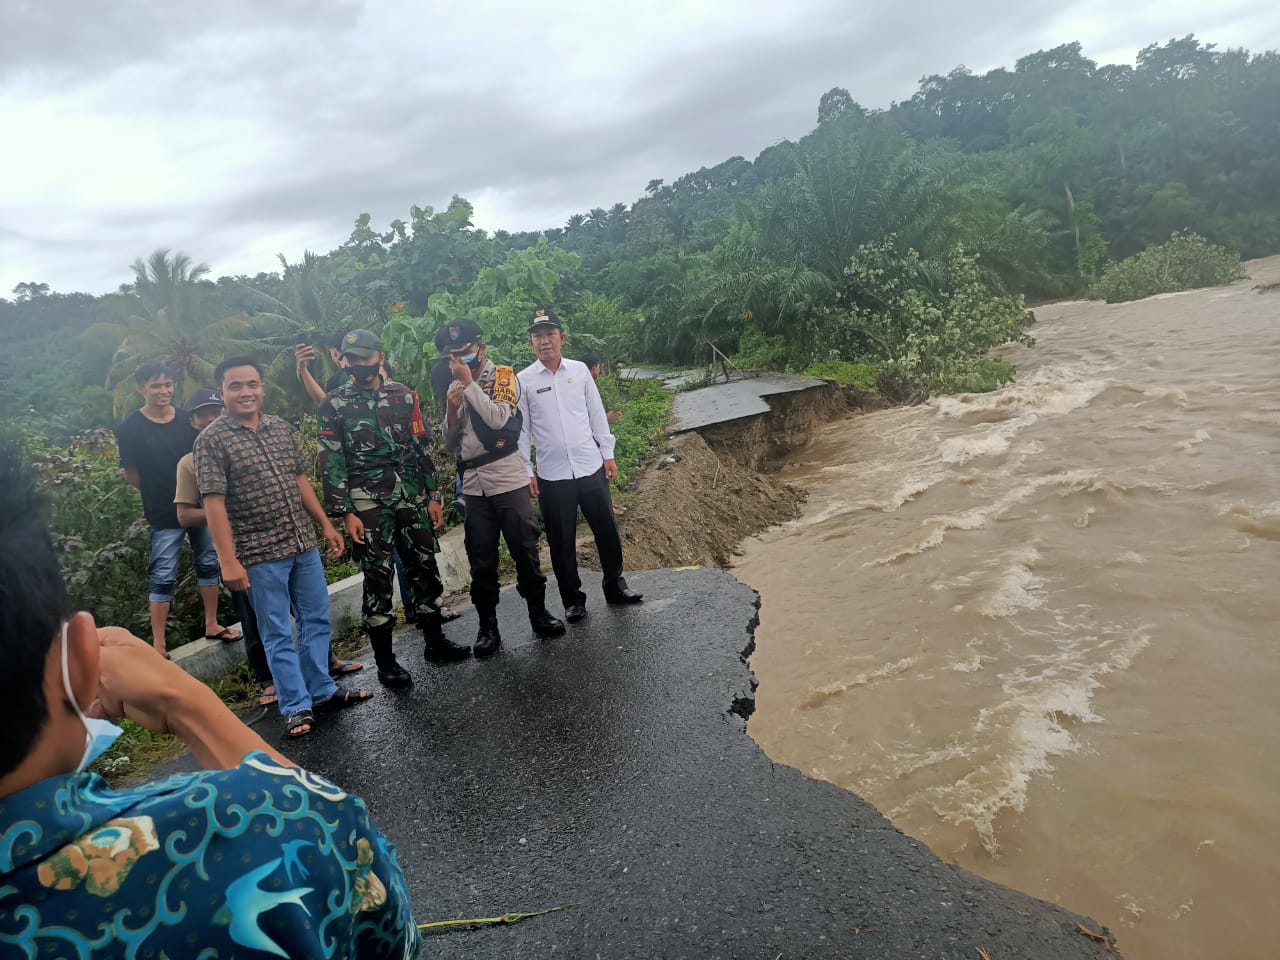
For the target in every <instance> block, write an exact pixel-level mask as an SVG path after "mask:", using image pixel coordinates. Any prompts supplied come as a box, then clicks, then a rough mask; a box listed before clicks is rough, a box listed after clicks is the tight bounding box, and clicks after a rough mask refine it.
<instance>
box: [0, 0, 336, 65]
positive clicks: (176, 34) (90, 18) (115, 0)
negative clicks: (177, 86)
mask: <svg viewBox="0 0 1280 960" xmlns="http://www.w3.org/2000/svg"><path fill="white" fill-rule="evenodd" d="M360 8H361V4H360V0H270V2H266V3H261V2H257V0H217V2H214V3H181V2H178V3H174V2H170V0H107V2H99V0H87V2H86V0H6V2H5V4H4V6H3V8H0V77H4V76H6V75H12V74H28V75H31V76H32V77H34V78H35V79H37V80H53V81H59V82H66V81H67V80H74V79H86V78H90V77H92V76H94V75H96V74H99V73H100V72H101V71H103V70H108V69H111V68H113V67H118V66H121V65H126V64H135V65H136V64H138V63H144V62H158V61H163V60H164V59H165V58H166V57H167V56H168V55H169V54H170V53H171V52H172V51H173V50H174V48H175V47H180V46H183V45H185V44H190V43H192V42H194V41H198V40H200V39H201V38H203V37H206V36H208V35H211V34H213V35H217V34H221V35H228V36H234V35H236V34H237V33H243V32H244V30H245V25H246V24H252V25H253V26H252V29H253V30H255V31H272V30H281V31H288V32H290V33H298V34H305V33H307V32H312V31H326V30H341V29H343V28H344V27H349V26H350V25H351V24H352V23H353V22H354V21H355V19H356V18H357V17H358V16H359V14H360Z"/></svg>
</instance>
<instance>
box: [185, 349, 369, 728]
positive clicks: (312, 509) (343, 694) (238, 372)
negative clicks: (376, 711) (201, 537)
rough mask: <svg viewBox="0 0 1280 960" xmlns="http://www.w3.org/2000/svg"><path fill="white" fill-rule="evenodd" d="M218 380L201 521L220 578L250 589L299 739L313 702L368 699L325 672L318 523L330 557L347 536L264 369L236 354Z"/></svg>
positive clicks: (288, 721)
mask: <svg viewBox="0 0 1280 960" xmlns="http://www.w3.org/2000/svg"><path fill="white" fill-rule="evenodd" d="M214 377H215V379H216V380H217V382H218V385H219V387H220V389H221V391H222V399H223V402H224V403H225V404H226V408H227V409H226V413H225V414H223V415H222V416H221V417H219V418H218V419H217V420H215V421H214V422H213V423H212V424H210V425H209V426H208V427H206V428H205V430H204V432H203V433H201V434H200V437H199V439H198V440H197V441H196V445H195V463H196V479H197V480H198V482H199V484H200V494H201V496H202V497H203V498H204V508H205V517H206V520H207V522H208V524H209V531H210V533H212V534H213V542H214V543H215V544H216V546H217V548H218V561H219V564H220V565H221V567H222V579H223V582H224V583H225V584H226V585H227V587H228V589H231V590H248V591H249V594H250V597H251V598H252V600H253V609H254V612H255V613H256V614H257V617H258V630H259V632H260V633H261V634H262V644H263V646H264V647H265V648H266V651H267V660H268V662H269V663H270V664H271V675H272V677H274V678H275V682H276V693H277V695H278V696H279V698H280V701H279V702H280V712H281V714H283V715H284V717H285V728H286V732H287V733H288V734H289V736H292V737H300V736H304V735H305V734H308V733H310V732H311V730H312V728H313V727H314V726H315V714H314V713H313V712H312V711H313V708H315V707H317V706H319V707H324V706H344V705H347V704H351V703H358V702H360V701H361V700H367V699H368V698H369V697H370V696H371V694H369V693H368V692H367V691H364V690H349V691H343V690H339V689H338V688H337V685H336V684H335V683H334V682H333V678H332V677H330V676H329V671H328V654H329V643H330V639H331V632H332V631H331V628H330V624H329V591H328V588H327V586H326V584H325V578H324V564H323V563H322V562H321V560H320V551H319V550H318V549H317V548H316V535H315V527H314V526H313V525H312V521H314V522H315V523H318V524H319V525H320V529H321V530H322V531H323V532H324V538H325V540H326V541H327V543H328V555H329V557H330V559H333V558H336V557H338V556H339V555H341V553H342V550H343V540H342V535H341V534H339V533H338V531H337V530H335V529H334V527H333V524H332V523H330V522H329V518H328V517H327V516H325V512H324V508H323V507H321V505H320V501H319V499H318V498H317V497H316V493H315V490H314V489H313V488H312V486H311V480H310V478H309V477H308V476H307V468H306V464H305V463H304V462H303V459H302V451H301V450H300V449H299V447H298V441H297V438H296V436H295V433H294V429H293V427H291V426H290V425H289V424H288V423H287V422H285V421H284V420H281V419H280V418H279V417H273V416H271V415H270V414H265V413H262V399H263V395H264V392H265V391H264V388H263V382H262V368H261V367H260V366H259V365H258V364H257V362H256V361H254V360H252V359H250V358H248V357H233V358H231V359H229V360H224V361H223V362H222V363H220V364H218V368H217V370H215V371H214ZM291 611H292V614H293V618H294V621H295V622H296V624H297V632H298V639H297V646H296V647H295V645H294V640H293V630H292V628H291V625H290V619H289V618H290V612H291Z"/></svg>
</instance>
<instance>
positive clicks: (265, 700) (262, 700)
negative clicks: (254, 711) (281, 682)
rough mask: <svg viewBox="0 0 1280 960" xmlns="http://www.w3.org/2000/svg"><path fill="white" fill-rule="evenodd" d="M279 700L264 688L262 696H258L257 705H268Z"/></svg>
mask: <svg viewBox="0 0 1280 960" xmlns="http://www.w3.org/2000/svg"><path fill="white" fill-rule="evenodd" d="M271 689H272V690H274V689H275V687H272V688H271ZM279 702H280V698H279V697H278V696H277V695H276V694H274V693H267V691H265V690H263V691H262V696H260V697H258V706H260V707H269V706H271V704H273V703H279Z"/></svg>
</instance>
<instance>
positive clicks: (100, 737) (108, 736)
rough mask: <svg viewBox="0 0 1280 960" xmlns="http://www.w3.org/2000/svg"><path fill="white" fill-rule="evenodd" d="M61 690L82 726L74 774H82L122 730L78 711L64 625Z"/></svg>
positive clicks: (109, 722) (78, 705)
mask: <svg viewBox="0 0 1280 960" xmlns="http://www.w3.org/2000/svg"><path fill="white" fill-rule="evenodd" d="M62 689H63V690H65V691H66V692H67V699H68V700H70V701H71V706H72V707H73V708H74V709H75V711H76V716H78V717H79V718H80V722H81V723H83V724H84V756H83V757H81V758H80V765H79V766H78V767H76V773H83V772H84V769H85V767H87V766H89V764H91V763H93V761H95V760H97V759H98V758H99V757H100V756H102V755H103V754H104V753H105V752H106V750H107V747H109V746H111V745H112V744H113V743H115V742H116V740H117V738H119V736H120V734H122V733H124V730H123V729H121V728H120V727H118V726H116V725H115V724H114V723H112V722H111V721H110V720H99V719H98V718H97V717H86V716H85V715H84V711H82V710H81V709H80V704H78V703H76V697H75V694H73V693H72V692H71V672H70V671H69V670H68V669H67V625H66V624H65V623H63V625H62Z"/></svg>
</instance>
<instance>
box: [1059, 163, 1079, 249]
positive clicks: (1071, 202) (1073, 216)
mask: <svg viewBox="0 0 1280 960" xmlns="http://www.w3.org/2000/svg"><path fill="white" fill-rule="evenodd" d="M1062 189H1063V190H1065V191H1066V194H1067V206H1068V207H1069V208H1070V209H1071V229H1072V231H1073V232H1074V233H1075V237H1076V263H1077V264H1078V263H1079V262H1080V224H1078V223H1076V198H1075V197H1073V196H1072V195H1071V184H1069V183H1067V182H1066V181H1065V180H1064V181H1063V183H1062Z"/></svg>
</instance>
